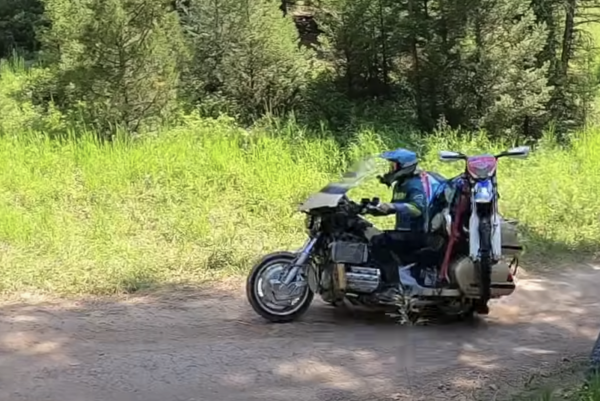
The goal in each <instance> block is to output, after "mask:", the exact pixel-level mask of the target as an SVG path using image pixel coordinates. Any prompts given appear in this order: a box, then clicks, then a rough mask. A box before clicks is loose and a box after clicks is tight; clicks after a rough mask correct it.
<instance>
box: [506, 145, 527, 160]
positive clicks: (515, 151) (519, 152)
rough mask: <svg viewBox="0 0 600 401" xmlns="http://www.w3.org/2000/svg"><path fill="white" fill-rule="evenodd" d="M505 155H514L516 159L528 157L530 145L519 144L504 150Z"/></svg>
mask: <svg viewBox="0 0 600 401" xmlns="http://www.w3.org/2000/svg"><path fill="white" fill-rule="evenodd" d="M502 154H503V156H506V157H512V158H514V159H526V158H527V157H528V156H529V146H518V147H516V148H511V149H508V150H507V151H505V152H502Z"/></svg>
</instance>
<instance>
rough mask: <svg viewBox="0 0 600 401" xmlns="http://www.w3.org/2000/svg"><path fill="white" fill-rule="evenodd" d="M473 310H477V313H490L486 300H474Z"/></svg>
mask: <svg viewBox="0 0 600 401" xmlns="http://www.w3.org/2000/svg"><path fill="white" fill-rule="evenodd" d="M474 306H475V312H477V314H478V315H488V314H489V313H490V307H489V306H488V303H487V302H482V301H479V302H476V303H475V305H474Z"/></svg>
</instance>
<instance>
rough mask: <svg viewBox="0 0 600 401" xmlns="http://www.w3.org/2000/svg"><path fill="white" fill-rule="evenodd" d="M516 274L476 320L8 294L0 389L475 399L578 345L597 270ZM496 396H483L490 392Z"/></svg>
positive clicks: (24, 396)
mask: <svg viewBox="0 0 600 401" xmlns="http://www.w3.org/2000/svg"><path fill="white" fill-rule="evenodd" d="M556 278H557V279H558V281H554V282H552V281H550V280H549V279H548V277H546V278H540V277H538V278H537V279H534V278H530V279H521V282H520V284H521V287H520V289H519V290H518V291H517V292H516V293H515V294H514V295H513V297H511V298H510V299H507V300H505V301H502V302H499V303H497V304H495V305H494V306H493V307H492V313H491V315H490V316H488V317H487V318H485V319H482V320H480V321H478V322H477V323H475V324H462V325H451V326H438V327H431V326H430V327H422V328H405V327H399V326H395V325H393V324H389V323H387V322H386V321H384V320H381V319H378V320H372V319H368V318H367V317H360V318H358V319H353V318H352V317H351V316H349V314H348V313H347V312H343V311H339V310H335V309H333V308H331V307H328V306H324V305H322V304H320V303H318V302H316V303H315V305H314V306H313V308H312V309H311V310H310V311H309V312H308V314H307V315H306V316H305V318H304V319H303V320H302V321H301V322H297V323H294V324H288V325H271V324H266V323H264V322H263V321H262V320H261V319H259V318H258V317H257V316H255V314H254V313H253V312H252V311H251V310H250V308H249V307H248V306H247V304H246V302H245V300H244V298H243V297H242V295H243V292H242V291H238V292H237V294H235V292H234V293H233V295H232V293H231V292H230V291H224V290H218V291H217V290H214V289H213V290H211V291H210V292H208V291H205V292H200V293H198V292H191V291H190V292H186V293H183V294H182V293H179V294H175V295H173V294H172V293H171V294H170V295H164V296H163V295H153V296H147V297H142V298H140V297H134V298H130V299H128V300H120V301H110V302H109V301H94V302H92V301H86V302H83V301H82V302H62V303H60V302H54V303H47V302H46V303H36V302H33V301H29V302H26V303H23V302H21V303H13V304H10V305H5V306H3V307H2V308H1V310H0V400H2V401H8V400H10V401H20V400H28V401H43V400H52V401H100V400H102V401H134V400H136V401H137V400H139V401H191V400H198V401H199V400H203V401H213V400H214V401H241V400H244V401H253V400H268V401H279V400H281V401H283V400H285V401H289V400H295V401H313V400H319V401H337V400H339V401H342V400H344V401H359V400H370V401H391V400H403V399H406V400H419V399H424V400H428V401H433V400H436V399H439V400H448V399H453V400H462V399H465V400H467V399H473V396H474V394H476V393H477V391H478V390H484V391H487V392H488V393H490V392H496V391H500V392H501V393H503V392H505V391H507V390H510V389H515V388H518V387H519V386H521V385H522V384H523V382H524V381H526V380H528V377H529V376H530V375H531V374H542V375H543V374H545V373H548V372H551V371H552V370H553V369H556V368H557V366H558V365H560V364H561V363H563V362H564V361H566V360H567V359H568V360H573V358H577V357H578V356H586V355H587V354H588V353H589V351H590V349H591V347H592V344H593V342H594V340H595V337H596V335H597V334H598V330H599V328H600V320H599V318H600V308H599V307H598V306H599V304H600V294H598V288H599V287H600V274H599V273H597V272H595V271H594V270H593V269H592V268H591V267H588V268H587V271H584V272H579V273H576V274H575V273H571V274H561V275H556ZM488 399H491V396H490V398H488Z"/></svg>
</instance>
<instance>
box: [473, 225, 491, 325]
mask: <svg viewBox="0 0 600 401" xmlns="http://www.w3.org/2000/svg"><path fill="white" fill-rule="evenodd" d="M479 238H480V241H481V242H480V249H481V260H480V262H479V285H480V288H479V294H480V299H479V302H478V303H479V305H477V308H476V311H477V313H479V314H482V315H487V314H488V313H489V307H488V302H489V300H490V298H491V290H492V288H491V286H492V261H491V259H492V241H491V239H492V222H491V220H490V218H489V216H485V217H481V218H480V222H479Z"/></svg>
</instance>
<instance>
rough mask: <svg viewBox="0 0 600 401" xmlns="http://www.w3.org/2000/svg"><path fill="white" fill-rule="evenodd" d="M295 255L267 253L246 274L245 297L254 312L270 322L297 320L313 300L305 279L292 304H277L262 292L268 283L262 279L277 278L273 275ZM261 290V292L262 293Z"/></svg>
mask: <svg viewBox="0 0 600 401" xmlns="http://www.w3.org/2000/svg"><path fill="white" fill-rule="evenodd" d="M296 257H297V255H296V254H294V253H291V252H276V253H272V254H269V255H267V256H265V257H264V258H262V259H261V260H260V261H259V262H258V263H257V264H256V265H254V267H253V268H252V270H251V271H250V274H249V275H248V279H247V281H246V298H247V299H248V302H249V303H250V306H252V309H254V311H255V312H256V313H258V314H259V315H260V316H261V317H263V318H264V319H266V320H268V321H270V322H272V323H289V322H292V321H294V320H297V319H298V318H300V317H301V316H302V315H304V313H306V311H307V310H308V308H309V307H310V304H311V303H312V301H313V298H314V294H313V292H312V291H311V290H310V288H309V286H308V283H307V282H306V281H304V284H303V286H304V287H303V291H301V293H300V294H299V296H298V299H297V303H296V304H294V305H277V304H276V303H273V302H269V301H268V300H267V299H266V298H268V295H267V294H265V293H264V290H265V288H267V287H269V286H270V284H265V282H264V281H265V280H269V281H270V280H277V279H274V277H275V276H277V275H278V274H280V273H281V272H282V271H284V269H285V267H287V266H289V265H290V264H292V263H293V262H294V260H296ZM261 292H263V294H262V295H261Z"/></svg>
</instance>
